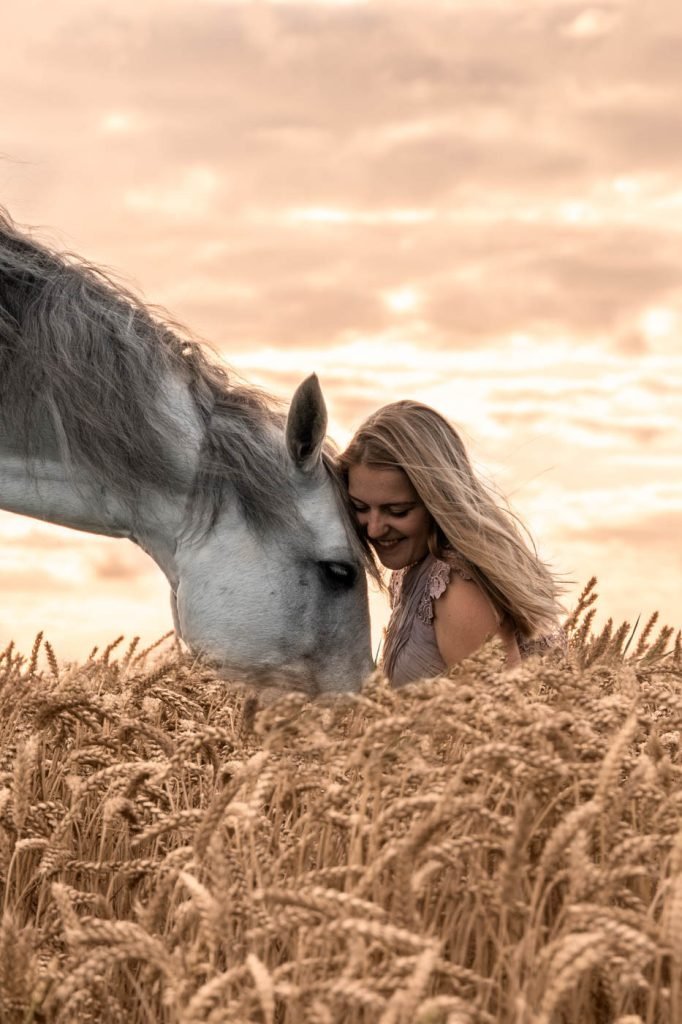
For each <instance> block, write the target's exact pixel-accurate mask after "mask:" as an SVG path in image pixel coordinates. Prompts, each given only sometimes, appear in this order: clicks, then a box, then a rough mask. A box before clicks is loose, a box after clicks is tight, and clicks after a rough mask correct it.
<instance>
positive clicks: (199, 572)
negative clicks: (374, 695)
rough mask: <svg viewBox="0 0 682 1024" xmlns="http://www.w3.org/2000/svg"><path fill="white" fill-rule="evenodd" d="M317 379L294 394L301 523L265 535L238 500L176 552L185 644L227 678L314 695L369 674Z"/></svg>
mask: <svg viewBox="0 0 682 1024" xmlns="http://www.w3.org/2000/svg"><path fill="white" fill-rule="evenodd" d="M325 429H326V412H325V411H324V403H323V401H322V395H321V393H320V391H319V385H318V384H317V380H316V378H309V379H308V381H306V382H304V384H303V385H301V388H299V391H298V392H297V393H296V395H295V396H294V400H293V402H292V406H291V411H290V413H289V420H288V425H287V433H286V442H287V449H288V452H289V457H290V458H291V474H292V480H293V483H294V491H295V495H296V499H295V500H296V503H297V509H296V511H297V513H298V518H299V525H298V527H297V528H294V529H292V530H291V531H290V532H289V533H283V532H282V531H278V532H275V531H273V532H272V535H271V536H265V537H262V536H258V535H257V534H256V533H255V532H254V531H253V530H252V529H251V528H250V527H249V526H248V525H247V524H246V522H245V521H244V519H243V517H242V515H241V512H240V510H239V508H238V507H236V503H234V502H233V503H231V505H230V507H229V508H228V509H226V510H225V511H224V513H223V514H222V515H221V517H220V518H219V519H218V522H217V523H216V525H215V527H214V528H213V529H212V530H211V531H210V533H208V534H207V535H206V536H204V537H201V538H198V539H194V540H188V541H181V542H180V543H179V545H178V548H177V550H176V553H175V564H176V568H177V574H178V576H177V578H178V585H177V592H176V614H177V626H178V629H179V632H180V634H181V636H182V638H183V639H184V640H185V642H186V643H187V644H188V645H189V646H190V647H191V648H193V649H196V650H200V651H202V652H204V653H206V654H207V655H208V656H209V657H210V658H211V659H212V660H215V661H217V662H219V663H220V664H221V665H222V666H224V669H225V671H227V672H235V673H237V674H238V675H240V676H242V677H245V678H249V679H251V680H252V681H253V682H254V683H256V684H258V683H261V684H264V685H267V684H270V683H275V684H279V685H285V686H289V687H296V688H302V689H305V690H306V691H307V692H308V693H311V694H315V693H324V692H331V691H354V690H357V689H358V688H359V686H360V684H361V682H362V680H363V678H364V677H365V676H366V675H367V674H368V672H369V671H370V670H371V666H372V662H371V649H370V634H369V612H368V604H367V585H366V578H365V573H364V569H363V566H362V564H361V560H360V558H359V557H358V549H357V545H356V544H355V543H354V542H353V540H352V538H351V534H350V532H349V530H350V529H351V528H350V526H349V524H348V523H347V522H345V521H344V518H343V514H342V512H341V510H340V509H339V506H338V502H337V498H336V494H335V491H334V485H333V483H332V482H331V480H330V479H329V478H328V476H327V473H326V471H325V470H324V468H323V466H322V463H321V456H320V449H321V445H322V441H323V438H324V432H325Z"/></svg>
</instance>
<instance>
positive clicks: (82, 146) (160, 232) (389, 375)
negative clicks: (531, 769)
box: [0, 0, 682, 656]
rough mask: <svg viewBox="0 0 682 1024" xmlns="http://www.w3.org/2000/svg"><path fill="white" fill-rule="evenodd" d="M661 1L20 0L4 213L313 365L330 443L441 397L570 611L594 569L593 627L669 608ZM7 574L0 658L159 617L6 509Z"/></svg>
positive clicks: (156, 293)
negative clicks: (379, 417) (112, 5)
mask: <svg viewBox="0 0 682 1024" xmlns="http://www.w3.org/2000/svg"><path fill="white" fill-rule="evenodd" d="M661 3H662V6H661V8H660V14H661V17H660V18H659V19H656V18H652V17H651V16H650V14H649V13H648V12H647V10H645V5H639V6H638V5H636V4H629V5H628V4H626V3H625V2H624V0H613V2H610V3H609V4H603V3H595V4H584V5H578V6H575V5H574V6H573V7H571V5H566V4H565V3H564V2H562V0H543V2H542V3H536V4H520V3H518V2H515V0H490V2H486V3H485V4H481V3H480V0H456V2H447V0H420V2H419V3H416V0H415V2H414V3H409V2H407V3H397V2H395V3H394V2H393V0H372V2H371V3H369V2H362V0H345V2H344V0H319V2H318V0H270V2H262V3H252V2H249V0H192V3H190V0H173V2H172V3H171V4H168V3H161V0H148V2H146V3H144V4H139V3H137V2H135V0H120V3H118V4H117V7H116V15H115V17H113V16H112V17H109V15H107V16H106V17H105V16H104V15H103V14H102V11H100V10H99V9H95V7H92V5H88V4H84V3H83V2H82V0H64V2H63V3H59V4H52V5H42V8H41V17H40V18H39V19H36V17H35V13H34V12H33V8H32V7H31V5H23V6H22V5H13V6H12V7H11V9H10V8H8V12H7V16H6V18H5V25H4V29H5V34H6V35H7V38H8V39H9V38H11V40H12V45H11V46H7V47H6V48H5V52H4V54H3V82H4V92H5V94H6V95H7V96H13V97H21V101H20V102H19V100H17V102H16V103H13V104H12V103H8V104H6V105H5V106H6V110H5V111H4V115H3V142H2V162H1V163H0V173H1V174H2V195H3V204H4V205H5V206H6V207H7V208H8V209H9V211H10V212H11V214H12V215H13V216H14V217H15V218H16V219H17V220H18V221H19V222H21V223H23V224H25V225H31V224H34V225H38V226H40V227H39V231H40V232H41V233H42V234H41V237H45V238H47V239H48V240H49V241H51V242H53V243H54V244H55V245H57V246H58V247H62V248H64V249H69V250H70V251H72V252H75V253H78V254H79V255H81V256H82V257H84V258H86V259H90V260H92V261H94V262H95V263H98V264H102V265H103V266H105V267H107V268H110V269H111V270H113V271H114V273H115V274H116V275H117V276H118V278H119V279H121V278H123V279H124V280H125V281H129V282H131V284H132V287H133V288H135V289H137V290H138V291H139V292H142V293H143V295H144V298H145V300H146V301H148V302H149V303H150V304H155V303H158V304H159V305H161V306H165V307H166V308H167V309H168V311H169V312H170V313H171V314H172V315H173V316H175V317H177V318H178V319H179V320H181V321H183V322H184V323H186V324H187V325H188V328H189V329H190V330H191V331H192V332H194V333H195V334H196V336H198V337H200V338H202V339H206V340H207V341H209V342H210V343H211V345H212V346H213V347H214V349H215V350H217V351H219V352H220V353H221V355H222V356H224V358H225V359H226V361H227V362H228V363H229V364H230V365H231V366H233V367H234V369H235V370H236V372H237V373H239V374H241V375H242V376H243V377H244V378H246V379H247V380H249V381H253V382H254V383H256V384H260V385H261V386H263V387H264V388H266V389H267V390H269V391H271V392H272V393H274V394H275V395H277V396H278V397H279V398H281V399H282V400H283V401H285V402H286V401H287V400H288V399H289V398H290V396H291V395H292V393H293V391H294V389H295V387H296V386H297V384H298V383H300V381H301V380H302V379H303V378H304V377H305V376H306V375H307V374H308V373H310V372H312V371H316V372H317V373H318V374H319V376H320V379H321V382H322V386H323V388H324V392H325V395H326V398H327V402H328V406H329V413H330V429H331V432H332V434H333V435H334V437H335V439H336V440H337V441H338V442H340V443H344V442H345V441H346V440H347V439H348V438H349V437H350V436H351V434H352V432H353V430H354V428H355V427H356V426H357V424H358V423H359V422H360V421H361V420H362V419H363V418H364V417H366V416H367V415H368V414H369V413H370V412H372V411H373V410H374V409H376V408H377V407H378V406H380V405H382V404H384V403H386V402H390V401H394V400H396V399H400V398H415V399H419V400H421V401H424V402H427V403H428V404H431V405H434V406H435V407H437V408H438V409H440V410H441V411H442V412H443V413H444V414H446V415H447V416H449V417H450V418H451V419H452V421H453V422H454V423H455V424H456V425H457V427H458V428H459V429H460V430H461V432H462V434H463V436H464V438H465V440H466V442H467V444H468V445H469V446H470V449H471V452H472V457H473V458H474V460H475V462H476V465H477V466H478V467H479V468H480V469H481V471H484V472H486V473H487V474H488V475H489V476H490V477H491V478H492V479H493V480H494V481H495V482H497V484H498V485H499V487H500V488H501V490H502V491H503V492H505V493H508V494H510V495H511V497H512V501H513V505H514V508H515V509H516V510H517V511H518V512H519V514H520V515H521V517H522V518H523V519H524V520H525V521H527V523H528V526H529V528H530V530H531V533H532V534H533V536H534V538H535V540H536V541H537V543H538V547H539V549H540V551H541V553H542V554H543V556H545V557H546V558H547V559H548V560H550V561H552V562H553V564H554V565H555V566H556V567H557V568H558V569H559V570H561V571H562V572H564V573H565V574H566V577H567V578H568V579H569V580H571V581H573V582H571V584H570V588H571V589H570V592H569V596H568V598H567V600H568V602H569V603H570V602H571V600H572V599H573V598H574V597H575V594H576V592H577V591H579V589H580V587H581V585H582V584H583V583H584V582H585V581H586V580H587V579H588V578H589V577H590V576H591V575H592V574H593V573H596V574H597V575H598V577H599V579H600V590H601V593H602V606H603V614H602V612H601V611H600V615H602V619H604V618H606V617H607V616H608V615H612V616H613V618H614V619H615V620H618V619H619V618H621V619H622V618H625V617H629V618H630V619H631V620H632V621H634V619H635V618H636V617H637V615H638V614H640V613H641V614H642V615H643V616H646V615H647V614H649V613H650V612H651V611H653V610H654V609H655V608H659V610H660V612H661V617H662V618H667V619H669V620H671V621H675V620H676V619H678V618H679V607H680V604H679V597H680V578H681V575H682V556H680V554H679V550H680V546H679V542H678V538H679V536H680V535H681V534H682V455H681V453H680V443H679V438H680V436H682V411H681V408H680V400H679V395H680V393H682V323H681V318H682V285H681V284H680V271H679V257H678V250H679V237H678V235H679V231H678V228H679V214H680V210H681V209H682V189H681V188H680V181H679V168H678V162H679V160H678V152H677V150H678V149H679V146H678V144H677V141H676V140H677V139H678V136H679V131H678V122H679V110H678V107H679V101H678V97H679V69H678V64H677V63H676V62H675V60H673V59H672V58H671V56H670V40H671V39H675V38H677V37H678V36H679V35H680V33H682V8H681V7H680V5H679V4H676V3H672V0H661ZM663 24H664V25H665V33H663V35H662V34H661V27H660V26H661V25H663ZM38 65H39V66H40V68H41V76H40V81H39V82H38V81H37V79H36V77H35V68H36V66H38ZM43 82H46V83H48V85H46V86H44V85H42V84H41V83H43ZM0 584H1V585H2V588H3V593H4V595H5V605H4V607H5V611H4V613H3V614H4V616H5V617H4V619H3V621H2V623H0V633H2V635H0V649H1V648H2V646H4V643H6V642H7V641H8V640H9V639H10V638H13V639H16V640H18V641H21V643H23V644H24V646H26V645H27V644H30V642H31V640H32V636H33V635H34V634H35V633H36V632H37V631H38V629H40V628H45V629H46V630H47V632H48V635H49V636H50V637H51V639H53V640H54V642H55V646H56V647H57V649H58V651H59V652H60V653H61V654H73V655H78V656H81V655H82V654H83V648H84V647H86V646H89V645H91V644H93V643H95V642H101V640H102V639H105V640H108V639H110V636H109V634H110V632H111V631H112V629H113V631H114V632H116V631H121V632H127V633H131V632H135V631H138V630H142V631H143V632H144V631H146V633H145V637H146V638H148V639H152V638H153V633H154V632H158V633H161V632H163V631H165V630H166V629H167V628H170V615H169V611H168V599H167V589H168V588H167V585H166V584H165V581H164V580H163V578H161V577H160V575H159V574H158V573H157V570H156V569H155V568H154V567H153V565H152V564H151V562H149V560H148V559H146V557H145V556H144V555H143V554H142V553H141V552H140V551H138V550H137V549H136V548H135V547H133V546H132V545H129V544H126V543H125V542H122V541H121V542H118V541H117V542H114V541H107V540H102V539H98V538H95V537H94V536H87V535H86V536H82V537H81V536H78V535H77V534H73V533H71V534H69V533H66V532H65V531H59V530H57V529H56V528H54V527H50V526H47V525H44V524H40V523H31V522H29V521H28V520H21V519H19V518H17V517H12V516H10V515H9V514H0ZM373 600H374V606H375V613H376V614H375V618H376V623H377V625H376V629H378V628H379V626H380V624H381V617H382V614H384V612H385V604H382V601H383V598H380V597H377V598H375V599H373ZM381 608H383V609H384V612H382V611H381ZM65 609H68V616H69V623H70V625H69V628H68V630H66V629H64V627H63V614H64V610H65ZM376 629H375V632H376ZM103 633H104V634H105V636H104V637H103ZM150 634H152V635H150ZM85 653H87V652H85Z"/></svg>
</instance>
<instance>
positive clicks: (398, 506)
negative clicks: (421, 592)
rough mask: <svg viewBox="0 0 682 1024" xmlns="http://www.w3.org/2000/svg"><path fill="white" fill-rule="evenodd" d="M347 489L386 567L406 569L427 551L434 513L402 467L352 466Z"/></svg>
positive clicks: (358, 517)
mask: <svg viewBox="0 0 682 1024" xmlns="http://www.w3.org/2000/svg"><path fill="white" fill-rule="evenodd" d="M348 493H349V497H350V501H351V505H352V506H353V508H354V510H355V515H356V517H357V520H358V523H359V524H360V527H361V529H362V530H363V531H364V533H365V534H366V536H367V539H368V540H369V542H370V544H371V545H372V547H373V548H374V550H375V551H376V553H377V555H378V556H379V559H380V561H381V563H382V564H383V565H385V566H386V568H387V569H404V568H405V566H406V565H412V563H413V562H418V561H419V560H420V559H421V558H423V557H424V556H425V555H426V553H427V552H428V550H429V547H428V536H429V528H430V526H431V516H430V515H429V513H428V512H427V510H426V508H425V507H424V505H423V504H422V503H421V501H420V500H419V495H418V494H417V492H416V491H415V489H414V487H413V486H412V484H411V483H410V481H409V479H408V477H407V475H406V474H405V473H403V471H402V469H394V468H393V467H392V466H376V465H369V466H366V465H365V466H363V465H360V466H351V467H350V469H349V470H348Z"/></svg>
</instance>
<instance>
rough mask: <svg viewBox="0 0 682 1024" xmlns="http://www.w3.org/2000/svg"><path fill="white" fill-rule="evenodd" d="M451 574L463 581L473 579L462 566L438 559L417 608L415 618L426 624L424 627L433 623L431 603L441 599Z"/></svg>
mask: <svg viewBox="0 0 682 1024" xmlns="http://www.w3.org/2000/svg"><path fill="white" fill-rule="evenodd" d="M453 572H454V573H455V575H457V576H461V577H462V579H463V580H471V579H473V577H472V576H471V575H470V574H469V573H468V572H467V571H466V569H465V568H464V566H463V565H460V564H459V563H458V562H444V561H442V560H441V559H439V558H438V559H436V561H435V562H434V563H433V567H432V569H431V572H430V573H429V575H428V579H427V580H426V584H425V586H424V593H423V594H422V596H421V600H420V602H419V604H418V606H417V618H418V619H420V620H421V621H422V622H424V623H426V625H429V624H430V623H431V622H433V602H434V601H437V600H438V598H439V597H442V596H443V594H444V593H445V591H446V590H447V589H448V585H449V583H450V576H451V574H452V573H453Z"/></svg>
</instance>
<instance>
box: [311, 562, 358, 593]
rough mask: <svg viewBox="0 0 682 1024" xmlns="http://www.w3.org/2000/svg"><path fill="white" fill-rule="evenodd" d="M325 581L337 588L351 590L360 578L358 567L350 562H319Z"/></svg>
mask: <svg viewBox="0 0 682 1024" xmlns="http://www.w3.org/2000/svg"><path fill="white" fill-rule="evenodd" d="M318 565H319V566H320V569H321V571H322V578H323V579H324V582H325V583H326V584H327V585H328V586H330V587H334V588H335V589H337V590H350V589H351V587H354V586H355V581H356V580H357V578H358V573H357V569H356V568H355V566H354V565H349V563H348V562H318Z"/></svg>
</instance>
